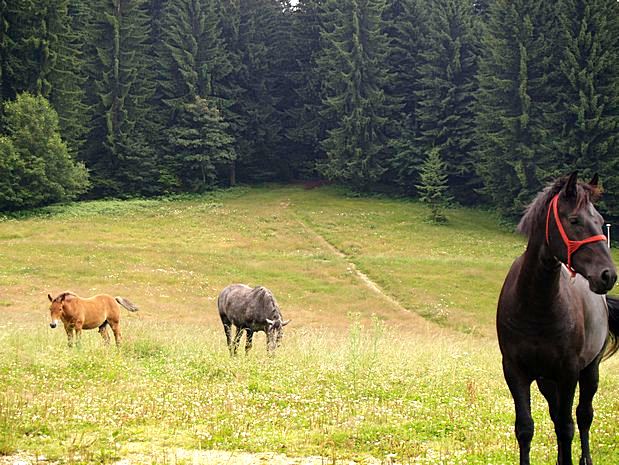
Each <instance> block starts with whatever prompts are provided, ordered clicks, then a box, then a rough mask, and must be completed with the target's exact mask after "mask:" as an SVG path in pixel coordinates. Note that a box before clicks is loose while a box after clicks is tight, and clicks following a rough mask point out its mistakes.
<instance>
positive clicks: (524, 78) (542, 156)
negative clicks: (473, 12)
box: [476, 0, 562, 215]
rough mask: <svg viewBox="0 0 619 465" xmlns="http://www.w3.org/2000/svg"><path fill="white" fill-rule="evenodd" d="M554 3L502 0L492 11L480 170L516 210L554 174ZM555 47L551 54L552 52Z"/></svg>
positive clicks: (505, 205) (489, 188)
mask: <svg viewBox="0 0 619 465" xmlns="http://www.w3.org/2000/svg"><path fill="white" fill-rule="evenodd" d="M552 5H553V4H550V3H546V2H537V1H532V0H514V1H507V0H497V1H496V2H494V3H492V4H491V6H490V8H489V11H488V22H487V27H486V30H485V33H484V36H483V50H482V54H481V60H480V65H479V66H480V68H479V74H478V76H479V84H480V90H479V92H478V94H477V95H478V98H477V108H476V109H477V141H478V157H479V159H478V170H479V174H480V175H481V176H482V178H483V180H484V183H485V186H484V192H485V193H486V194H487V195H488V196H489V198H490V199H491V201H492V203H493V204H495V205H496V206H497V207H498V209H499V210H500V211H501V212H503V213H506V214H514V215H516V214H517V215H519V214H520V213H521V212H522V208H523V207H524V205H526V204H527V203H528V202H529V201H530V200H531V198H532V196H533V195H534V194H535V193H536V192H538V191H539V190H540V189H541V188H542V186H543V185H544V183H545V182H546V179H547V178H548V177H549V174H551V171H552V165H553V162H552V159H551V156H552V150H550V149H549V147H550V146H551V145H552V143H553V138H554V137H555V135H554V134H553V132H552V127H551V123H550V122H551V120H552V118H553V116H554V112H555V111H556V101H557V90H556V89H555V88H553V86H552V85H551V84H552V83H553V82H555V80H556V77H555V76H556V74H554V73H557V72H558V62H557V61H556V60H557V57H560V56H561V53H562V51H561V44H560V43H559V42H557V41H555V40H553V39H554V38H555V37H557V32H556V27H557V24H558V22H557V15H556V13H553V12H552V11H551V10H552V8H553V6H552ZM551 50H552V52H551Z"/></svg>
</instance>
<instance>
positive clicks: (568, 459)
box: [554, 377, 576, 465]
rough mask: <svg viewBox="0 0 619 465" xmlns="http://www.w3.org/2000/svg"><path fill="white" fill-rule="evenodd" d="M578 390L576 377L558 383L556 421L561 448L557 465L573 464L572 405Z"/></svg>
mask: <svg viewBox="0 0 619 465" xmlns="http://www.w3.org/2000/svg"><path fill="white" fill-rule="evenodd" d="M575 391H576V378H575V377H574V378H572V377H568V378H567V379H564V380H562V381H561V382H558V383H557V395H558V396H557V397H558V401H559V403H558V406H557V418H556V421H555V422H554V424H555V433H556V434H557V446H558V449H559V453H558V457H557V465H572V463H573V462H572V440H573V439H574V419H573V418H572V407H573V405H574V394H575Z"/></svg>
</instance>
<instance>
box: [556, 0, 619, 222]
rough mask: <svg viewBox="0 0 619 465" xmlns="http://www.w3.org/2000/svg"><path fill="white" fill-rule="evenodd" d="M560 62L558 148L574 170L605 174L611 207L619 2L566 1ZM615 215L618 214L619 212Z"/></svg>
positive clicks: (618, 126)
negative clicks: (563, 43)
mask: <svg viewBox="0 0 619 465" xmlns="http://www.w3.org/2000/svg"><path fill="white" fill-rule="evenodd" d="M564 3H565V6H564V9H563V10H562V11H563V16H562V19H563V24H564V27H563V31H565V39H564V40H565V42H566V43H567V44H568V47H567V51H566V53H565V56H564V59H563V61H562V63H561V70H562V71H563V75H562V78H563V79H562V80H561V85H562V87H561V89H562V94H561V110H562V117H561V118H560V119H559V121H561V123H562V127H561V129H562V133H561V138H560V141H561V144H560V145H559V144H558V150H560V151H561V153H562V154H563V156H564V157H565V162H566V164H567V165H568V166H570V168H571V169H577V170H578V171H579V172H581V173H583V175H584V176H591V175H593V174H594V173H600V174H601V175H602V176H603V178H604V185H605V188H606V190H607V191H608V192H609V193H614V195H613V194H611V195H610V196H605V201H606V204H607V208H609V209H610V210H611V212H617V211H619V210H617V208H618V207H619V203H618V202H617V200H615V199H617V198H619V197H618V196H617V193H619V158H618V157H617V153H619V81H617V75H618V74H619V56H618V55H617V50H618V49H619V4H618V3H617V2H612V1H608V0H566V1H565V2H564ZM615 215H616V213H615Z"/></svg>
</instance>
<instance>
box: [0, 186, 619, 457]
mask: <svg viewBox="0 0 619 465" xmlns="http://www.w3.org/2000/svg"><path fill="white" fill-rule="evenodd" d="M425 216H426V211H425V209H424V208H423V207H422V206H420V205H419V204H417V203H414V202H408V201H403V200H388V199H380V198H369V199H368V198H365V199H364V198H350V197H347V196H346V195H345V193H344V192H342V191H339V190H337V189H334V188H321V189H315V190H311V191H306V190H303V189H302V188H298V187H269V188H252V189H234V190H231V191H227V192H220V193H215V194H212V195H207V196H202V197H189V198H182V199H175V200H142V201H128V202H114V201H106V202H85V203H79V204H74V205H69V206H63V207H54V208H49V209H46V210H44V211H42V212H40V214H38V215H35V216H30V217H27V218H22V219H19V220H16V219H5V220H2V221H0V262H1V263H2V267H0V347H1V348H2V350H1V351H0V454H1V453H6V454H15V453H18V454H25V455H24V456H28V457H33V456H35V455H37V454H38V455H44V456H45V457H46V458H48V459H59V460H60V459H61V460H63V461H64V462H65V463H93V462H99V463H113V462H115V461H117V460H120V459H122V458H127V457H133V458H134V460H138V457H141V458H142V459H143V463H170V460H172V459H170V457H171V456H174V452H173V451H181V450H182V451H189V452H188V453H187V454H188V455H187V454H184V453H180V452H179V453H178V454H177V455H176V456H174V457H175V458H174V460H175V463H199V462H195V460H200V459H194V458H193V457H197V456H199V454H197V455H195V454H194V455H192V454H191V451H199V450H211V451H212V450H224V451H246V452H262V453H277V454H280V457H281V456H283V455H286V456H293V457H294V456H297V457H303V456H321V457H323V458H325V460H327V459H328V460H335V459H338V458H340V459H344V458H347V459H355V460H357V462H358V463H363V461H364V460H366V459H367V457H368V456H372V457H374V458H375V459H377V460H379V461H383V463H388V460H391V459H393V460H396V461H398V462H399V463H410V464H450V463H453V464H461V463H468V464H479V465H482V464H483V465H487V464H489V463H494V464H501V463H513V462H514V461H515V458H516V455H517V448H516V445H515V441H514V438H513V434H512V429H513V427H512V424H513V413H512V406H511V398H510V397H509V393H508V392H507V389H506V387H505V385H504V382H503V380H502V375H501V371H500V358H499V355H498V350H497V347H496V342H495V338H494V329H493V320H494V312H495V306H496V298H497V295H498V292H499V289H500V285H501V283H502V280H503V277H504V275H505V273H506V271H507V269H508V267H509V265H510V264H511V262H512V260H513V258H514V257H515V256H517V255H518V254H520V253H521V251H522V248H523V247H524V241H523V240H522V238H520V237H518V236H516V235H514V234H512V233H511V232H509V231H507V230H504V229H501V228H499V227H498V226H497V224H498V221H497V219H496V217H493V216H492V215H489V214H487V213H484V212H479V211H475V210H468V209H454V210H452V211H449V212H448V216H449V218H450V223H449V224H448V225H446V226H433V225H430V224H427V223H425V222H424V218H425ZM364 277H366V278H367V279H366V278H364ZM231 282H245V283H248V284H252V285H256V284H263V285H266V286H268V287H269V288H271V289H272V290H273V292H274V293H275V295H276V296H277V298H278V300H279V302H280V305H281V307H282V311H283V313H284V316H285V317H286V318H291V319H292V320H293V321H292V323H291V324H290V326H289V327H287V332H286V336H285V338H284V342H283V346H282V347H281V349H280V350H279V351H278V354H277V356H276V357H275V358H268V357H266V355H265V353H264V336H259V337H258V340H257V341H256V343H255V345H254V352H253V353H252V354H250V356H249V357H238V358H236V359H230V358H229V357H228V355H227V352H226V349H225V343H224V336H223V331H222V330H221V327H220V325H221V324H220V322H219V321H218V316H217V311H216V308H215V299H216V297H217V294H218V292H219V291H220V290H221V289H222V288H223V287H224V286H225V285H227V284H230V283H231ZM372 283H375V286H373V285H372ZM66 289H71V290H74V291H75V292H77V293H79V294H81V295H90V294H94V293H97V292H108V293H111V294H114V295H123V296H126V297H128V298H130V299H131V300H132V301H135V302H136V303H138V304H139V305H140V307H141V310H140V311H139V312H138V313H137V314H129V313H127V312H124V311H123V312H124V313H123V319H124V320H123V322H122V324H123V325H124V335H125V344H124V346H123V348H122V349H121V351H120V352H117V351H116V350H114V349H109V348H105V347H103V346H102V344H101V340H100V337H99V336H98V334H96V333H94V332H88V333H85V334H84V341H83V346H82V348H81V349H80V350H73V351H70V350H68V349H67V348H66V345H65V335H64V333H63V332H61V330H58V329H57V330H55V331H52V330H51V329H49V328H48V326H47V324H48V317H47V312H46V309H47V303H48V302H47V298H46V296H47V293H48V292H51V293H52V294H55V293H57V292H60V291H63V290H66ZM618 375H619V357H615V358H614V359H613V360H611V361H609V362H607V363H605V364H603V365H602V383H601V387H600V392H599V394H598V396H597V397H596V405H595V407H596V419H595V421H594V426H593V430H592V444H593V447H594V460H595V463H596V465H611V464H612V465H616V457H617V456H619V452H618V450H617V444H619V426H618V424H617V420H616V418H615V417H616V412H617V411H618V409H619V404H618V402H619V401H618V400H617V399H619V381H618V378H619V376H618ZM533 403H534V410H535V413H534V414H535V418H536V420H537V430H536V436H535V440H534V446H533V447H534V450H533V457H534V461H535V463H540V464H550V463H554V454H555V446H554V444H555V439H554V433H553V431H552V427H551V424H550V421H549V419H548V415H547V413H546V407H545V403H544V402H543V401H542V400H541V397H540V396H539V395H538V394H536V395H535V396H534V399H533ZM576 443H577V441H576ZM575 455H576V456H578V455H579V454H577V453H576V454H575ZM366 461H367V460H366ZM135 463H138V462H135ZM140 463H141V462H140ZM205 463H208V462H205ZM329 463H330V462H329Z"/></svg>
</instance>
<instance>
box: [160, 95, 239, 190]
mask: <svg viewBox="0 0 619 465" xmlns="http://www.w3.org/2000/svg"><path fill="white" fill-rule="evenodd" d="M226 129H227V125H226V124H225V123H224V122H223V119H222V117H221V115H220V113H219V111H218V110H217V108H216V107H215V106H214V105H213V104H209V102H208V101H207V100H205V99H203V98H200V97H198V96H196V97H195V99H194V101H193V102H190V103H186V104H185V105H183V106H182V107H181V108H180V111H179V114H178V117H177V123H176V124H175V126H174V127H173V128H172V129H171V130H170V132H169V137H170V140H169V144H170V148H171V152H172V153H173V156H172V157H170V158H171V159H170V161H169V164H170V166H172V167H173V169H174V172H175V173H176V176H177V177H178V179H179V181H180V184H181V185H182V186H183V187H184V189H183V190H189V191H191V192H196V191H197V192H201V191H204V190H206V189H208V188H212V187H213V186H214V185H215V182H216V180H217V169H218V167H222V166H229V165H230V164H231V163H232V162H233V160H234V152H233V149H232V142H233V139H232V137H230V136H229V135H228V134H227V132H226Z"/></svg>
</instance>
